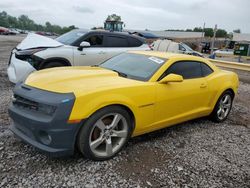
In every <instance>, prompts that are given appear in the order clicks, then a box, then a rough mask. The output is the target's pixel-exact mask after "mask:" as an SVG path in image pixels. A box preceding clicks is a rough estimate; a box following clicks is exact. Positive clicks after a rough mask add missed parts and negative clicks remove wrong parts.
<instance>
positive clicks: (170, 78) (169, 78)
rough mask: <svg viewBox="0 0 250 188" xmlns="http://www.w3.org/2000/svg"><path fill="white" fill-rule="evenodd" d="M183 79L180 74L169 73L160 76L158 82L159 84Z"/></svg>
mask: <svg viewBox="0 0 250 188" xmlns="http://www.w3.org/2000/svg"><path fill="white" fill-rule="evenodd" d="M182 81H183V77H182V76H181V75H178V74H169V75H167V76H165V77H164V78H162V79H161V80H160V81H159V83H160V84H167V83H169V82H182Z"/></svg>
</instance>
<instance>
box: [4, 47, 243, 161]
mask: <svg viewBox="0 0 250 188" xmlns="http://www.w3.org/2000/svg"><path fill="white" fill-rule="evenodd" d="M238 86H239V81H238V77H237V74H235V73H233V72H229V71H224V70H220V69H219V68H217V67H216V66H215V65H213V63H211V62H209V61H208V60H207V59H204V58H200V57H195V56H190V55H183V54H173V53H165V52H155V51H134V52H126V53H122V54H120V55H117V56H115V57H113V58H111V59H109V60H107V61H105V62H104V63H102V64H100V65H99V66H82V67H61V68H52V69H46V70H41V71H37V72H34V73H32V74H31V75H30V76H29V77H28V78H27V79H26V80H25V82H24V83H20V84H17V85H16V87H15V89H14V95H13V99H12V104H11V106H10V108H9V114H10V117H11V118H12V120H13V124H12V125H11V127H10V129H11V130H12V132H14V134H15V135H16V136H17V137H19V138H21V139H22V140H23V141H25V142H27V143H28V144H30V145H32V146H34V147H36V148H37V149H38V150H40V151H43V152H46V153H48V154H49V155H52V156H53V155H54V156H65V155H72V154H73V153H74V152H75V151H76V149H78V151H80V153H82V154H83V155H84V156H85V157H86V158H88V159H92V160H107V159H110V158H112V157H114V156H115V155H116V154H117V153H119V151H121V150H122V148H123V147H124V145H125V144H126V143H127V141H128V140H129V139H130V138H131V137H134V136H138V135H142V134H145V133H149V132H152V131H155V130H158V129H162V128H165V127H169V126H171V125H174V124H178V123H181V122H184V121H188V120H191V119H195V118H199V117H203V116H210V118H211V119H212V120H213V121H215V122H222V121H224V120H226V118H227V116H228V115H229V113H230V110H231V107H232V103H233V99H234V96H235V94H236V93H237V89H238Z"/></svg>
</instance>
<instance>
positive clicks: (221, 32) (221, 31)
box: [166, 27, 241, 38]
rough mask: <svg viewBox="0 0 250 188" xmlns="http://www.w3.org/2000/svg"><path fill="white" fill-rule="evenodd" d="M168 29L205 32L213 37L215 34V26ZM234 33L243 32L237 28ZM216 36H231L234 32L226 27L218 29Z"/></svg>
mask: <svg viewBox="0 0 250 188" xmlns="http://www.w3.org/2000/svg"><path fill="white" fill-rule="evenodd" d="M166 31H183V32H185V31H187V32H204V36H205V37H213V35H214V29H213V28H204V30H203V28H201V27H195V28H194V29H186V30H183V29H168V30H166ZM233 32H234V33H241V31H240V29H235V30H233ZM215 36H216V37H221V38H231V37H232V33H228V32H227V31H226V30H225V29H217V31H216V34H215Z"/></svg>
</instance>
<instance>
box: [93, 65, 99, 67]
mask: <svg viewBox="0 0 250 188" xmlns="http://www.w3.org/2000/svg"><path fill="white" fill-rule="evenodd" d="M91 67H99V65H91Z"/></svg>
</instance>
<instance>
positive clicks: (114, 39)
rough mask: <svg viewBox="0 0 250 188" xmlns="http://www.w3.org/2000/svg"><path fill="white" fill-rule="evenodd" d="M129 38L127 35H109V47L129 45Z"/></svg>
mask: <svg viewBox="0 0 250 188" xmlns="http://www.w3.org/2000/svg"><path fill="white" fill-rule="evenodd" d="M128 46H129V45H128V40H127V38H125V37H119V36H107V47H128Z"/></svg>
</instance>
